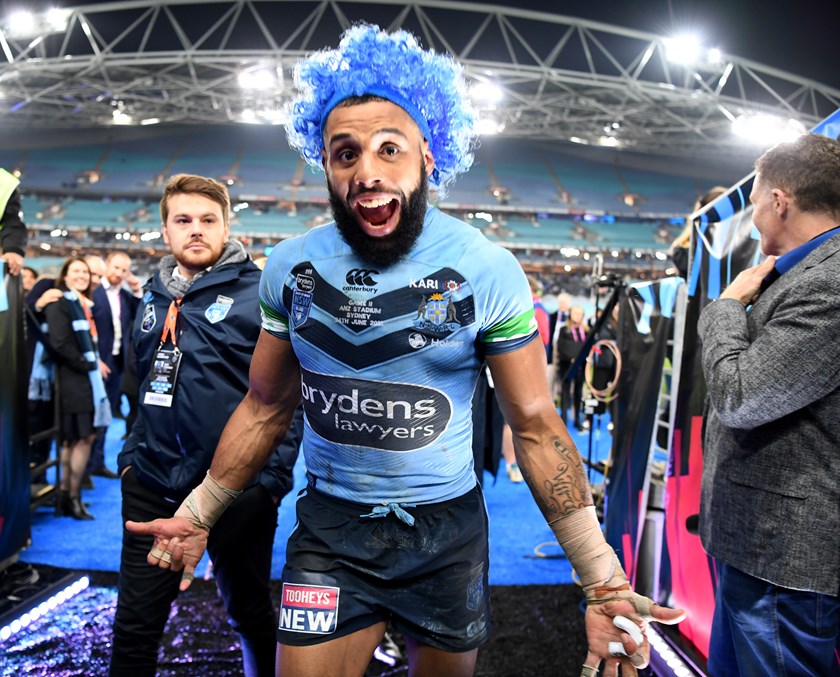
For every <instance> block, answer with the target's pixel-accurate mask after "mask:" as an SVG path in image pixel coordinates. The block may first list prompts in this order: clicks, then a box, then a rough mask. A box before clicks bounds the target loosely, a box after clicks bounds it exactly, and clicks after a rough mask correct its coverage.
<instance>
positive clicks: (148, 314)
mask: <svg viewBox="0 0 840 677" xmlns="http://www.w3.org/2000/svg"><path fill="white" fill-rule="evenodd" d="M156 322H157V318H156V317H155V306H154V305H153V304H151V303H147V304H146V306H145V307H144V308H143V322H142V323H141V324H140V330H141V331H144V332H146V333H147V334H148V333H149V332H150V331H152V329H154V327H155V324H156Z"/></svg>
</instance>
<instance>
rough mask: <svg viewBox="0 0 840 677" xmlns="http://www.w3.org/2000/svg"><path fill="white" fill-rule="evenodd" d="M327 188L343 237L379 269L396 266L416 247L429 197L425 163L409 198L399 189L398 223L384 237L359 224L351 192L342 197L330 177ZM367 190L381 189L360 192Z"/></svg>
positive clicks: (367, 261)
mask: <svg viewBox="0 0 840 677" xmlns="http://www.w3.org/2000/svg"><path fill="white" fill-rule="evenodd" d="M327 189H328V190H329V194H330V208H331V209H332V214H333V218H334V219H335V225H336V227H337V228H338V232H339V234H340V235H341V238H342V239H343V240H344V241H345V242H346V243H347V244H348V245H349V246H350V249H352V250H353V253H354V254H355V255H356V256H358V257H359V258H360V259H361V260H362V261H364V262H365V263H368V264H370V265H373V266H377V267H378V268H388V267H389V266H392V265H394V264H395V263H397V262H399V261H401V260H402V259H403V258H405V256H406V255H407V254H408V252H410V251H411V248H412V247H414V244H415V242H417V238H418V237H420V233H422V232H423V221H424V220H425V218H426V205H427V203H428V199H429V181H428V178H427V177H426V163H425V162H424V163H421V167H420V182H419V185H418V186H417V188H415V189H414V190H413V191H412V192H411V194H410V195H409V196H408V198H406V196H405V194H404V193H403V192H402V191H398V192H397V194H398V195H399V198H400V219H399V223H398V224H397V227H396V228H395V229H394V231H393V232H391V233H390V234H388V235H386V236H384V237H370V236H369V235H367V234H366V233H365V232H364V231H363V230H362V229H361V228H360V227H359V223H358V221H357V219H358V216H357V214H356V212H355V211H354V210H353V209H351V208H350V207H349V206H348V205H349V204H350V197H351V196H350V195H349V194H348V195H347V197H346V198H341V197H340V196H339V195H338V194H337V193H336V192H335V190H334V189H333V187H332V184H331V183H330V182H329V179H327ZM365 192H380V191H364V190H362V191H360V192H359V194H364V193H365ZM353 197H355V195H354V196H353Z"/></svg>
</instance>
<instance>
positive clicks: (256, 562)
mask: <svg viewBox="0 0 840 677" xmlns="http://www.w3.org/2000/svg"><path fill="white" fill-rule="evenodd" d="M229 214H230V201H229V198H228V194H227V190H226V189H225V187H224V186H223V185H222V184H220V183H218V182H217V181H214V180H212V179H206V178H204V177H200V176H192V175H184V174H180V175H177V176H175V177H173V178H172V179H171V180H170V181H169V183H168V184H167V185H166V188H165V190H164V197H163V199H162V200H161V217H162V221H163V235H164V239H165V241H166V243H167V244H168V245H169V247H170V250H171V252H172V254H171V255H169V256H166V257H164V258H163V259H162V260H161V263H160V268H159V270H158V272H157V273H155V275H154V276H153V277H152V279H151V280H150V281H149V282H148V283H147V285H146V287H145V294H144V296H143V298H142V301H141V304H140V308H139V311H138V313H137V317H136V319H135V324H134V328H133V341H134V347H135V350H136V352H137V368H138V372H137V373H138V380H139V381H140V383H141V386H140V411H139V415H138V417H137V421H136V422H135V424H134V426H133V427H132V429H131V431H130V432H129V435H128V439H127V441H126V443H125V446H124V448H123V450H122V453H121V454H120V456H119V470H120V474H121V476H122V496H123V506H122V517H123V521H125V520H149V519H154V518H157V517H171V516H172V515H173V514H174V512H175V509H176V508H177V507H178V504H179V503H180V502H181V501H182V500H183V499H184V497H185V496H186V495H187V494H188V493H189V492H190V490H192V489H193V487H195V486H196V485H197V484H199V483H200V482H201V481H202V479H204V476H205V474H206V473H207V469H208V468H209V466H210V461H211V460H212V457H213V452H214V450H215V448H216V444H217V442H218V440H219V436H220V435H221V432H222V429H223V428H224V425H225V423H226V421H227V419H228V418H229V416H230V415H231V413H232V412H233V410H234V409H235V408H236V406H237V405H238V404H239V402H240V400H241V399H242V398H243V396H244V395H245V393H246V391H247V390H248V369H249V367H250V363H251V355H252V353H253V351H254V346H255V344H256V342H257V337H258V335H259V332H260V323H259V302H258V285H259V279H260V270H259V269H258V268H257V266H256V265H254V263H253V262H252V261H251V260H250V259H249V257H248V254H247V253H246V251H245V248H244V247H243V246H242V244H241V243H240V242H238V241H236V240H231V239H229V234H230V229H229ZM301 427H302V415H301V414H298V417H297V429H295V427H294V426H293V427H292V428H291V429H290V432H289V435H288V436H287V437H286V440H285V442H284V444H283V445H281V446H280V447H279V448H278V449H277V450H276V451H275V453H274V454H273V455H272V456H271V458H270V459H269V461H268V463H267V464H266V466H264V467H263V469H262V471H261V472H260V473H259V474H258V475H257V477H256V481H255V482H253V483H252V484H251V485H250V486H249V487H248V489H247V490H246V491H244V492H243V493H242V494H241V495H240V496H239V497H238V498H237V500H236V501H235V502H234V503H233V506H232V507H233V508H235V509H234V510H232V511H228V513H226V515H225V517H226V518H230V519H226V521H224V522H220V523H219V524H220V527H221V528H219V529H214V532H213V533H214V536H215V537H217V538H215V541H214V542H213V543H212V545H210V546H209V547H208V551H209V554H210V558H211V560H212V563H213V571H214V574H215V576H216V580H217V584H218V586H219V589H220V591H221V594H222V597H223V599H224V602H225V606H226V608H227V612H228V615H229V617H230V621H231V624H232V626H233V627H234V628H235V629H236V630H237V632H238V633H239V636H240V638H241V643H242V652H243V660H244V673H245V674H246V675H248V676H249V677H250V676H252V675H273V674H274V652H275V635H274V631H275V627H276V620H275V616H274V609H273V606H272V603H271V598H270V594H269V576H270V573H271V552H272V547H273V543H274V531H275V528H276V525H277V506H278V504H279V501H280V499H281V498H282V497H283V496H284V495H285V494H286V493H288V491H289V490H290V489H291V486H292V475H291V471H292V466H293V465H294V462H295V459H296V457H297V450H298V444H299V440H300V433H301ZM151 546H152V538H151V537H138V536H135V535H133V534H131V533H130V532H128V531H124V532H123V549H122V559H121V563H120V584H119V599H118V602H117V611H116V617H115V619H114V648H113V656H112V659H111V674H112V675H126V674H131V675H154V674H155V665H156V661H157V652H158V644H159V642H160V638H161V636H162V633H163V630H164V627H165V625H166V621H167V619H168V617H169V612H170V606H171V603H172V601H173V600H174V599H175V597H176V595H177V594H178V585H179V582H180V578H181V576H180V574H178V573H175V572H172V571H165V570H161V569H154V568H152V567H149V566H148V564H147V562H146V555H147V553H148V552H149V549H150V548H151Z"/></svg>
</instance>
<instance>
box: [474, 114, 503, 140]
mask: <svg viewBox="0 0 840 677" xmlns="http://www.w3.org/2000/svg"><path fill="white" fill-rule="evenodd" d="M476 129H477V131H478V133H479V135H480V136H493V135H494V134H500V133H501V132H503V131H504V129H505V125H504V123H501V122H499V121H498V120H494V119H493V118H479V119H478V125H477V127H476Z"/></svg>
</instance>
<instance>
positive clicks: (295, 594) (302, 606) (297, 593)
mask: <svg viewBox="0 0 840 677" xmlns="http://www.w3.org/2000/svg"><path fill="white" fill-rule="evenodd" d="M339 592H341V590H340V589H339V588H330V587H326V586H323V585H294V584H292V583H283V595H282V599H281V601H280V625H279V628H280V630H288V631H290V632H309V633H314V634H316V635H329V634H330V633H333V632H335V629H336V627H337V626H338V594H339Z"/></svg>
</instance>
